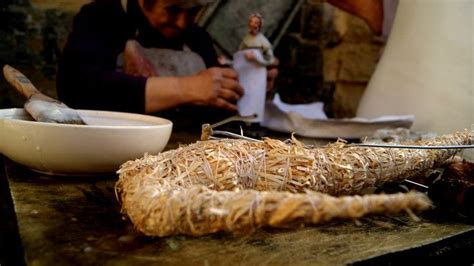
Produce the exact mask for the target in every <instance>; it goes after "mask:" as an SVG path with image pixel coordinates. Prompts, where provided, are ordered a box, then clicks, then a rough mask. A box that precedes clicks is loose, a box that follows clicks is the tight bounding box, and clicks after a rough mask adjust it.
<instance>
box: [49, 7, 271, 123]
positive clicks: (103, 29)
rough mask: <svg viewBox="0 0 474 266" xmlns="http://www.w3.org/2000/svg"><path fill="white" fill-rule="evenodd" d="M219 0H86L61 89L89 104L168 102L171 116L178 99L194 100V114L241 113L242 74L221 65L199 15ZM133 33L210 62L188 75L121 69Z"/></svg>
mask: <svg viewBox="0 0 474 266" xmlns="http://www.w3.org/2000/svg"><path fill="white" fill-rule="evenodd" d="M212 1H213V0H128V1H126V0H96V1H94V2H92V3H90V4H87V5H85V6H84V7H83V8H82V9H81V10H80V12H79V13H78V14H77V15H76V16H75V18H74V24H73V29H72V32H71V33H70V35H69V37H68V40H67V43H66V45H65V47H64V50H63V54H62V57H61V59H60V62H59V66H58V77H57V90H58V97H59V98H60V100H62V101H64V102H65V103H66V104H68V105H69V106H71V107H73V108H81V109H99V110H114V111H126V112H136V113H148V114H156V113H157V112H161V111H165V110H168V112H167V113H166V112H165V113H164V114H166V115H164V116H165V117H168V116H169V115H170V113H171V117H169V118H171V119H173V118H174V117H173V115H176V112H178V113H179V110H178V111H176V110H177V109H175V108H176V107H180V109H186V108H187V107H186V106H189V105H192V106H193V107H192V108H189V110H190V111H189V112H185V113H186V114H185V115H184V116H187V117H188V120H193V121H194V120H196V118H197V117H198V116H201V117H202V116H208V115H209V116H213V117H215V116H216V115H217V116H219V115H220V118H223V117H226V116H229V115H230V114H232V113H235V111H236V110H237V107H236V102H237V100H238V99H240V97H241V96H242V94H243V90H242V88H241V86H240V85H239V83H238V76H237V74H236V72H235V71H234V70H233V69H231V68H224V67H219V63H218V61H217V55H216V52H215V50H214V48H213V45H212V39H211V37H210V36H209V34H208V33H207V32H206V31H205V30H204V29H202V28H201V27H199V26H198V25H196V23H195V19H196V17H197V15H198V13H199V11H200V10H201V9H202V7H203V6H205V5H206V4H209V3H210V2H212ZM129 40H135V41H136V42H138V43H139V44H140V45H141V46H143V47H146V48H163V49H172V50H176V51H182V50H190V51H192V52H194V53H196V54H198V55H199V56H200V57H201V58H202V60H203V61H204V63H205V67H206V68H205V69H204V70H202V71H200V72H198V73H196V74H194V75H189V76H181V77H178V76H168V77H161V76H159V73H158V76H152V75H137V74H136V73H134V74H130V73H126V72H123V71H119V70H117V57H118V56H119V54H123V52H124V49H125V47H126V44H127V42H128V41H129ZM276 74H277V73H275V76H276ZM203 106H204V107H203ZM196 110H201V111H202V112H201V111H196ZM216 110H221V111H222V112H221V111H219V112H216ZM158 114H160V113H158ZM189 115H191V116H192V117H191V119H189ZM202 118H203V119H204V120H207V122H209V120H211V121H212V120H217V119H218V118H215V119H212V118H211V117H202Z"/></svg>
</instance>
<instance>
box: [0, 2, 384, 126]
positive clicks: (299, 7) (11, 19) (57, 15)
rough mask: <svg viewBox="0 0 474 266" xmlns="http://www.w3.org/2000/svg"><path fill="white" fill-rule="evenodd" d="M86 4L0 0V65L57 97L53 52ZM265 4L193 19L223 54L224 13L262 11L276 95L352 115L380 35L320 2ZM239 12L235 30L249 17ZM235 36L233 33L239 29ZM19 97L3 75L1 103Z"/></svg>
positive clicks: (236, 5) (228, 5) (223, 8)
mask: <svg viewBox="0 0 474 266" xmlns="http://www.w3.org/2000/svg"><path fill="white" fill-rule="evenodd" d="M90 1H91V0H0V3H1V4H0V36H1V37H0V63H1V65H2V66H3V65H4V64H11V65H12V66H14V67H16V68H18V69H19V70H20V71H22V72H23V73H24V74H25V75H26V76H27V77H29V78H30V79H31V81H32V82H33V83H34V84H35V85H36V87H38V88H39V89H40V90H41V91H43V92H44V93H46V94H48V95H50V96H52V97H56V89H55V78H56V67H57V65H56V64H57V60H58V57H60V55H61V50H62V47H63V46H64V43H65V41H66V38H67V35H68V33H69V31H70V29H71V26H72V21H73V16H74V15H75V14H76V13H77V12H78V11H79V9H80V8H81V6H82V5H84V4H86V3H88V2H90ZM268 2H269V1H263V0H262V1H258V0H253V1H248V0H245V1H217V2H216V3H215V4H214V5H213V6H212V7H211V8H210V9H209V10H206V12H205V13H204V15H203V16H202V17H201V19H200V21H199V23H200V24H201V25H203V26H204V27H206V28H207V29H208V31H209V32H210V34H211V35H212V36H213V38H215V40H216V49H217V50H218V51H219V53H220V54H224V55H228V53H229V51H228V49H226V48H229V47H232V45H231V44H226V43H223V42H224V40H229V38H228V37H227V36H225V34H229V33H228V32H229V31H227V30H226V29H225V27H226V26H229V25H231V26H234V25H235V23H234V24H231V23H226V21H223V20H225V19H234V20H235V19H236V17H235V16H234V17H229V16H226V15H224V14H225V12H232V14H246V11H248V12H256V11H258V12H262V13H263V14H264V15H265V16H266V24H265V26H264V32H265V35H267V36H268V37H269V39H270V41H272V43H273V44H274V45H275V47H274V53H275V55H276V56H277V57H278V58H279V59H280V67H279V70H280V75H279V77H278V80H277V83H276V84H277V86H276V91H277V92H278V93H279V94H280V96H281V99H282V100H283V101H284V102H287V103H293V104H296V103H309V102H315V101H322V102H324V103H325V112H326V113H327V115H328V117H332V118H349V117H354V116H355V113H356V110H357V106H358V104H359V100H360V98H361V96H362V94H363V92H364V90H365V88H366V86H367V83H368V81H369V79H370V77H371V75H372V73H373V71H374V69H375V66H376V64H377V61H378V59H379V58H380V55H381V52H382V49H383V47H384V40H383V38H382V37H380V36H375V35H374V34H373V33H372V31H371V30H370V29H369V27H368V26H367V24H366V23H365V22H364V21H363V20H362V19H360V18H358V17H355V16H352V15H350V14H348V13H346V12H344V11H342V10H340V9H338V8H336V7H333V6H331V5H330V4H328V3H326V1H323V0H287V1H275V2H274V1H271V3H270V4H269V3H268ZM275 3H277V4H275ZM255 9H257V10H255ZM260 9H262V10H260ZM236 10H237V11H238V12H234V11H236ZM248 12H247V13H248ZM272 14H275V15H274V16H272ZM243 16H244V17H242V23H241V25H240V28H242V27H245V23H246V21H247V17H246V15H243ZM233 34H234V37H235V35H239V34H240V31H236V32H233ZM242 36H243V34H242ZM236 38H237V39H238V38H241V37H239V36H237V37H236ZM229 45H230V46H229ZM23 102H24V99H23V98H22V97H21V96H20V95H19V94H18V93H17V92H16V91H14V90H13V89H11V88H10V87H9V85H7V83H6V81H5V79H4V78H3V75H2V77H1V78H0V108H12V107H21V106H22V105H23Z"/></svg>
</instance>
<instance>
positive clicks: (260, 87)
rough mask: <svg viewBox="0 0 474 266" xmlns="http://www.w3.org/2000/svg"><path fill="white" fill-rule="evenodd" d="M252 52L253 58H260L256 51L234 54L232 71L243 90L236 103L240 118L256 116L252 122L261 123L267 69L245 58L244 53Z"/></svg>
mask: <svg viewBox="0 0 474 266" xmlns="http://www.w3.org/2000/svg"><path fill="white" fill-rule="evenodd" d="M248 51H252V52H253V53H254V55H255V56H260V57H263V56H262V53H261V52H260V50H258V49H248V50H244V51H239V52H237V53H235V54H234V63H233V66H234V69H235V71H237V73H238V74H239V83H240V85H241V86H242V88H243V89H244V96H243V97H242V98H240V100H239V102H238V103H237V107H238V110H239V114H240V115H241V116H251V115H254V114H256V115H257V118H256V119H255V120H254V122H262V121H263V118H264V112H265V97H266V90H267V89H266V87H267V69H266V67H264V66H260V65H258V64H256V63H254V62H252V61H249V60H247V59H246V58H245V53H246V52H248Z"/></svg>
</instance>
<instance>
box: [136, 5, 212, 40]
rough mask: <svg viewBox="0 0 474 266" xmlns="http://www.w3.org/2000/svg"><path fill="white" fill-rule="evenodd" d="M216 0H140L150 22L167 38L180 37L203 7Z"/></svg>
mask: <svg viewBox="0 0 474 266" xmlns="http://www.w3.org/2000/svg"><path fill="white" fill-rule="evenodd" d="M213 1H214V0H139V1H138V2H139V4H140V7H141V9H142V11H143V14H144V15H145V17H146V18H147V20H148V22H149V23H150V24H151V25H152V26H153V27H154V28H155V29H157V30H158V31H160V32H161V34H163V36H165V37H167V38H175V37H178V36H179V35H180V34H181V33H182V32H183V31H184V30H186V29H187V28H188V27H189V26H190V25H191V24H192V23H194V22H195V20H196V16H197V15H198V13H199V11H201V9H202V7H204V6H205V5H207V4H209V3H212V2H213Z"/></svg>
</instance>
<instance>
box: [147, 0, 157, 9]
mask: <svg viewBox="0 0 474 266" xmlns="http://www.w3.org/2000/svg"><path fill="white" fill-rule="evenodd" d="M158 1H159V0H143V7H144V8H145V9H146V10H151V9H152V8H153V7H154V6H155V4H156V3H157V2H158Z"/></svg>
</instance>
